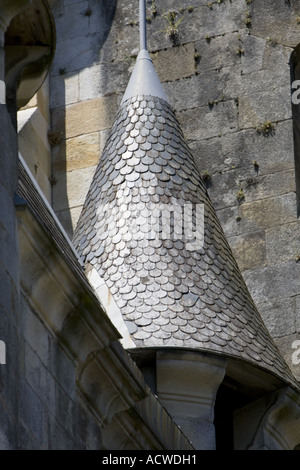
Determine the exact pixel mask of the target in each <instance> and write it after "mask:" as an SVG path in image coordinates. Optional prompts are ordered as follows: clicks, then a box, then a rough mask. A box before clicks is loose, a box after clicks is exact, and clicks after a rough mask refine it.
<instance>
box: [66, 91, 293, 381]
mask: <svg viewBox="0 0 300 470" xmlns="http://www.w3.org/2000/svg"><path fill="white" fill-rule="evenodd" d="M185 204H190V205H192V204H194V205H195V204H203V205H204V243H203V246H199V247H196V248H195V249H194V251H190V250H188V249H187V241H188V240H187V238H184V235H182V236H181V235H180V230H179V234H178V233H177V237H176V236H175V235H174V233H175V232H174V230H173V228H174V220H175V219H174V218H173V222H172V223H170V226H168V230H171V232H172V230H173V232H172V233H170V234H169V233H168V230H167V231H166V226H165V225H163V224H162V223H161V222H160V216H161V214H160V213H159V217H156V219H155V217H154V215H155V210H158V211H161V210H162V209H163V208H165V209H166V208H167V207H168V205H169V206H171V205H173V208H174V207H175V209H176V210H178V212H177V213H178V214H179V213H180V211H181V210H182V208H183V207H184V205H185ZM179 209H180V211H179ZM151 216H152V219H151ZM165 223H166V221H165ZM172 224H173V225H172ZM176 229H178V227H176ZM163 234H164V236H163ZM167 235H168V236H167ZM73 242H74V244H75V247H76V249H77V250H78V252H79V253H80V254H81V255H82V256H84V257H85V262H86V263H91V264H93V265H94V267H95V268H96V269H97V271H98V272H99V275H100V276H101V277H103V278H104V280H105V281H106V282H107V283H108V285H110V286H111V291H112V293H113V295H114V296H115V301H116V303H117V305H118V306H119V308H120V310H121V312H122V315H123V318H124V320H125V322H126V321H129V322H133V323H134V325H132V326H131V327H130V331H131V332H132V333H131V334H132V338H133V340H134V341H135V343H136V345H137V347H140V348H143V347H154V346H155V347H161V346H162V345H163V346H170V347H171V346H172V347H176V346H177V347H187V348H197V349H200V350H205V351H210V352H213V351H215V352H218V353H220V352H222V353H223V354H225V355H229V356H234V357H239V358H242V359H245V360H247V361H249V362H250V363H252V364H255V365H259V366H261V367H263V368H265V369H267V370H269V371H272V372H273V373H275V374H277V375H278V376H280V377H282V378H283V379H285V380H287V381H289V382H293V381H294V379H293V377H292V375H291V373H290V372H289V369H288V368H287V366H286V364H285V362H284V361H283V359H282V357H281V355H280V353H279V351H278V350H277V348H276V346H275V344H274V342H273V340H272V339H271V337H270V335H269V333H268V331H267V330H266V328H265V326H264V324H263V321H262V320H261V317H260V315H259V313H258V311H257V309H256V307H255V305H254V303H253V301H252V299H251V297H250V295H249V292H248V290H247V287H246V285H245V283H244V281H243V279H242V276H241V274H240V271H239V269H238V266H237V263H236V261H235V260H234V257H233V255H232V253H231V250H230V248H229V245H228V242H227V240H226V238H225V236H224V233H223V230H222V228H221V225H220V223H219V221H218V219H217V216H216V214H215V211H214V209H213V207H212V204H211V202H210V200H209V197H208V195H207V191H206V188H205V185H204V183H203V182H202V180H201V176H200V174H199V171H198V170H197V168H196V165H195V162H194V159H193V157H192V154H191V152H190V150H189V149H188V147H187V145H186V143H185V141H184V139H183V134H182V131H181V129H180V127H179V124H178V122H177V120H176V118H175V115H174V113H173V111H172V109H171V107H170V106H169V105H168V103H167V102H166V101H164V100H162V99H160V98H156V97H153V96H140V97H134V98H130V99H128V100H127V101H125V102H124V103H123V104H122V105H121V108H120V110H119V113H118V115H117V118H116V120H115V123H114V125H113V127H112V129H111V131H110V135H109V138H108V141H107V144H106V146H105V148H104V151H103V155H102V158H101V159H100V161H99V164H98V167H97V170H96V172H95V176H94V179H93V181H92V184H91V187H90V190H89V192H88V196H87V199H86V202H85V205H84V208H83V211H82V213H81V216H80V219H79V222H78V225H77V228H76V231H75V235H74V240H73Z"/></svg>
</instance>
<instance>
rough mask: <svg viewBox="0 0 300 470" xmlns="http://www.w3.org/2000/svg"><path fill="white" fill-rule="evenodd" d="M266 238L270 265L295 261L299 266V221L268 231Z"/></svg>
mask: <svg viewBox="0 0 300 470" xmlns="http://www.w3.org/2000/svg"><path fill="white" fill-rule="evenodd" d="M266 238H267V245H268V253H267V258H268V264H270V265H272V264H278V263H282V262H285V261H288V260H294V261H295V263H296V264H297V262H298V257H299V254H300V241H299V222H298V221H297V222H292V223H290V224H284V225H280V226H276V227H272V228H270V229H268V230H267V231H266ZM295 269H296V266H295Z"/></svg>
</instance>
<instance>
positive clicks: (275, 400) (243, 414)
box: [234, 387, 300, 450]
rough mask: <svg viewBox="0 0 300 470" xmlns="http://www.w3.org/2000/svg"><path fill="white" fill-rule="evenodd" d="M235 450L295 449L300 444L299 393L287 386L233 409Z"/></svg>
mask: <svg viewBox="0 0 300 470" xmlns="http://www.w3.org/2000/svg"><path fill="white" fill-rule="evenodd" d="M234 434H235V438H234V440H235V445H234V446H235V449H236V450H294V449H296V448H299V445H300V393H299V392H297V391H296V390H294V389H292V388H290V387H286V388H283V389H280V390H279V391H276V392H273V393H272V394H270V395H268V396H266V397H263V398H261V399H259V400H256V401H255V402H253V403H251V404H250V405H247V406H246V407H244V408H242V409H241V410H238V411H236V412H235V421H234Z"/></svg>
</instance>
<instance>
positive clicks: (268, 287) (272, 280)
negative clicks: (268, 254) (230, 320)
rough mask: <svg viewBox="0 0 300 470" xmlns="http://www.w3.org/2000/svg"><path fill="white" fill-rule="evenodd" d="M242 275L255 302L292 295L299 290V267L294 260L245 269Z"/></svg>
mask: <svg viewBox="0 0 300 470" xmlns="http://www.w3.org/2000/svg"><path fill="white" fill-rule="evenodd" d="M243 277H244V279H245V281H246V284H247V286H248V287H249V290H250V292H251V294H252V297H253V299H254V301H255V302H267V301H268V300H269V299H270V298H273V299H280V298H287V297H293V296H295V295H297V294H298V292H299V281H300V269H299V265H297V263H296V262H295V260H292V261H288V262H286V263H281V264H278V265H276V266H268V267H263V268H257V269H254V270H249V271H245V272H244V273H243Z"/></svg>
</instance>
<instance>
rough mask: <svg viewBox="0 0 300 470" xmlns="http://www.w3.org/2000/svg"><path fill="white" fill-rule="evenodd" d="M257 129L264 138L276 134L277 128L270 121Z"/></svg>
mask: <svg viewBox="0 0 300 470" xmlns="http://www.w3.org/2000/svg"><path fill="white" fill-rule="evenodd" d="M255 129H256V131H257V132H258V133H259V134H262V135H264V136H270V135H273V134H274V133H275V126H274V124H273V123H272V122H271V121H270V120H269V121H265V122H263V123H262V124H261V125H260V126H256V127H255Z"/></svg>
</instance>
